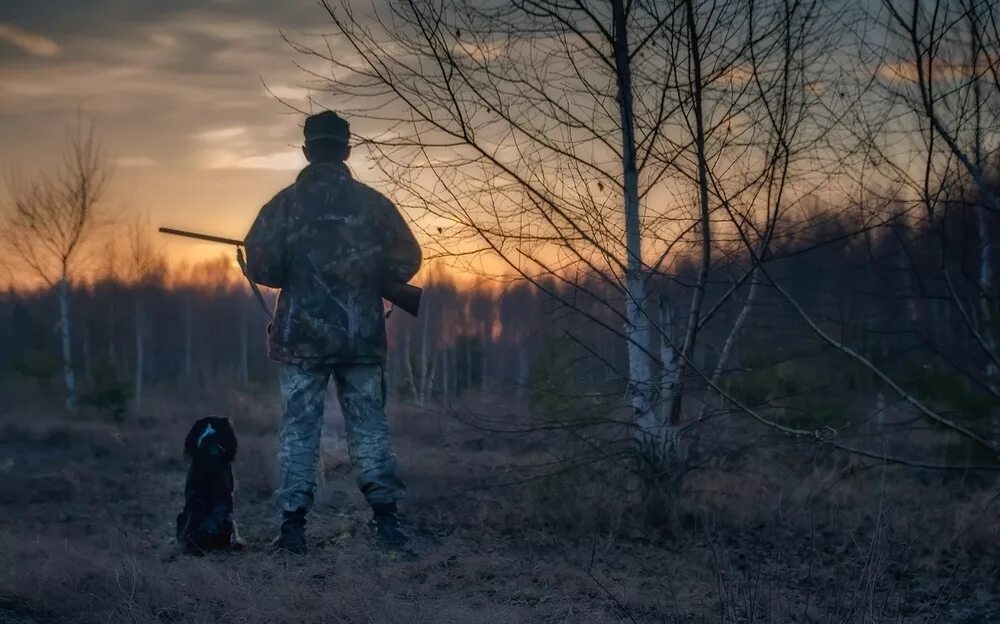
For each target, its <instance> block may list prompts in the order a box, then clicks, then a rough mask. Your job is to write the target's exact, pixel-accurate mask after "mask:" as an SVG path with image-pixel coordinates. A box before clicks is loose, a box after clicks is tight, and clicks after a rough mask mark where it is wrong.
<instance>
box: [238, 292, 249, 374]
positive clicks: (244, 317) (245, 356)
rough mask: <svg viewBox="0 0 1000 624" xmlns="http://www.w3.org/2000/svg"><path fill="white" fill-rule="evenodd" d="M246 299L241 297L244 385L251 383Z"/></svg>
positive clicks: (241, 362) (242, 372)
mask: <svg viewBox="0 0 1000 624" xmlns="http://www.w3.org/2000/svg"><path fill="white" fill-rule="evenodd" d="M246 303H247V302H246V300H244V299H240V383H241V384H243V385H244V386H246V385H249V384H250V362H249V358H250V348H249V344H248V343H249V342H250V339H249V336H247V332H248V329H247V305H246Z"/></svg>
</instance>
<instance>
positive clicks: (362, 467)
mask: <svg viewBox="0 0 1000 624" xmlns="http://www.w3.org/2000/svg"><path fill="white" fill-rule="evenodd" d="M279 374H280V379H281V395H282V404H283V408H284V414H283V416H282V422H281V450H280V451H279V453H278V463H279V467H280V470H281V484H280V486H279V488H278V490H277V492H275V498H276V500H277V503H278V506H279V507H280V508H281V509H282V510H284V511H294V510H296V509H299V508H304V509H306V510H308V509H310V508H311V507H312V504H313V496H314V492H315V490H316V469H317V466H318V464H319V453H320V436H321V435H322V431H323V408H324V404H325V402H326V389H327V386H328V384H329V381H330V377H331V376H332V377H333V379H334V383H335V384H336V386H337V394H338V396H339V398H340V408H341V411H342V412H343V415H344V425H345V428H346V429H347V448H348V453H349V454H350V457H351V464H352V465H353V466H354V469H355V470H356V471H357V472H358V487H359V488H360V489H361V492H362V493H363V494H364V495H365V498H367V499H368V502H369V503H370V504H375V503H389V502H393V501H396V500H398V499H399V498H401V497H402V496H403V494H404V493H405V486H404V485H403V482H402V481H401V480H400V479H399V477H398V476H397V475H396V456H395V455H394V454H393V452H392V445H391V443H390V440H389V427H388V425H387V424H386V419H385V379H384V370H383V368H382V367H381V366H380V365H378V364H342V365H336V366H332V367H324V368H317V369H313V368H304V367H300V366H296V365H290V364H282V365H281V370H280V373H279Z"/></svg>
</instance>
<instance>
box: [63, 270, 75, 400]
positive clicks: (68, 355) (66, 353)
mask: <svg viewBox="0 0 1000 624" xmlns="http://www.w3.org/2000/svg"><path fill="white" fill-rule="evenodd" d="M69 318H70V314H69V278H68V277H67V276H66V273H65V272H64V273H63V275H62V279H60V280H59V336H60V339H61V344H62V359H63V383H64V384H65V386H66V409H67V410H69V411H71V412H75V411H76V377H75V376H74V374H73V352H72V340H71V335H70V327H69Z"/></svg>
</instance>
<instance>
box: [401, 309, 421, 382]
mask: <svg viewBox="0 0 1000 624" xmlns="http://www.w3.org/2000/svg"><path fill="white" fill-rule="evenodd" d="M412 333H413V328H412V326H410V325H407V327H406V341H405V342H404V352H405V354H404V356H403V359H404V360H405V362H406V381H407V383H408V384H410V394H412V395H413V400H414V401H419V400H420V393H419V392H418V391H417V380H416V378H415V376H414V375H413V354H412V353H411V352H410V351H411V346H412V341H411V335H412Z"/></svg>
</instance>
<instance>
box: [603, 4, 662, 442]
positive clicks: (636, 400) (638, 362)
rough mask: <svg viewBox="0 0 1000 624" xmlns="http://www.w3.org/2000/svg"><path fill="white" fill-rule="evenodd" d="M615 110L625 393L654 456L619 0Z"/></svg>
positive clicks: (658, 437) (656, 425) (655, 426)
mask: <svg viewBox="0 0 1000 624" xmlns="http://www.w3.org/2000/svg"><path fill="white" fill-rule="evenodd" d="M612 12H613V20H614V53H615V70H616V74H617V76H616V78H617V82H618V110H619V117H620V121H621V126H622V174H623V182H624V196H625V197H624V199H625V202H624V206H623V209H624V212H625V253H626V255H627V263H626V270H625V318H626V320H627V325H626V339H627V340H628V372H629V380H628V381H629V383H628V386H629V393H630V395H631V402H632V418H633V422H634V423H635V437H636V442H637V443H638V445H639V448H640V453H643V454H645V455H647V456H649V455H652V456H653V457H652V459H654V460H656V459H658V456H659V454H660V451H661V449H662V448H663V444H662V441H663V436H664V430H663V426H662V423H661V421H660V420H659V419H658V418H657V414H656V387H655V386H656V384H655V383H654V380H653V370H654V366H653V364H654V362H653V358H652V357H651V355H650V353H649V350H648V347H647V346H648V345H649V339H650V336H649V334H650V326H649V318H648V317H647V316H646V314H645V310H644V307H645V303H646V282H645V280H644V279H643V269H642V234H641V232H640V226H641V223H640V215H639V172H638V169H637V164H636V156H635V119H634V110H633V107H632V72H631V65H630V64H631V60H630V58H629V52H630V51H629V42H628V27H627V26H628V24H627V23H626V22H627V15H626V13H625V3H624V0H614V1H613V3H612Z"/></svg>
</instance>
